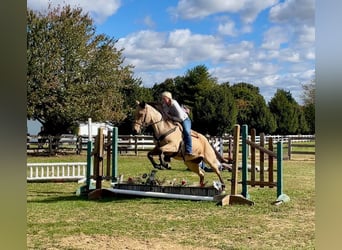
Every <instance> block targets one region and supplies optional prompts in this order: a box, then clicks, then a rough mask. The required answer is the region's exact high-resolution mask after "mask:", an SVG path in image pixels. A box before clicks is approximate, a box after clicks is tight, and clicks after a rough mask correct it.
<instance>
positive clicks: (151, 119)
mask: <svg viewBox="0 0 342 250" xmlns="http://www.w3.org/2000/svg"><path fill="white" fill-rule="evenodd" d="M148 126H152V128H153V132H154V143H155V147H154V148H153V149H152V150H151V151H150V152H148V154H147V156H148V159H149V160H150V161H151V163H152V165H153V166H154V167H157V166H158V164H157V163H156V162H155V161H154V159H153V156H156V155H158V156H159V160H160V161H161V162H162V164H165V163H163V161H165V160H167V159H171V158H174V159H176V160H182V161H184V164H185V165H186V166H187V167H188V169H189V170H191V171H192V172H194V173H196V174H197V175H198V176H199V180H200V182H199V183H200V186H202V187H203V186H204V185H205V183H204V171H203V170H202V169H201V168H200V166H199V163H200V162H201V161H203V162H204V163H205V164H207V165H208V166H210V167H211V169H212V170H213V172H215V173H216V175H217V176H218V178H219V180H220V182H221V186H222V189H224V187H225V184H224V181H223V178H222V176H221V172H220V170H219V165H218V162H219V161H218V160H222V159H218V158H217V156H218V154H217V153H216V152H215V150H214V148H213V147H212V146H211V144H210V143H209V141H208V140H207V138H206V137H205V136H204V135H202V134H200V133H198V132H196V131H194V130H191V138H192V151H193V152H192V154H193V155H192V156H188V155H185V153H184V152H185V149H184V143H183V133H182V126H181V124H179V123H177V122H174V121H171V120H168V119H167V118H165V117H164V116H163V114H162V111H161V110H158V109H156V108H155V107H153V106H152V105H150V104H148V103H145V102H144V101H143V102H139V101H137V107H136V110H135V120H134V124H133V131H134V133H136V134H139V133H140V132H141V128H142V127H148Z"/></svg>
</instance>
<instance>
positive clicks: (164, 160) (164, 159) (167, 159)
mask: <svg viewBox="0 0 342 250" xmlns="http://www.w3.org/2000/svg"><path fill="white" fill-rule="evenodd" d="M159 160H160V165H161V166H162V167H164V168H166V169H171V156H170V155H168V154H164V153H161V154H160V155H159Z"/></svg>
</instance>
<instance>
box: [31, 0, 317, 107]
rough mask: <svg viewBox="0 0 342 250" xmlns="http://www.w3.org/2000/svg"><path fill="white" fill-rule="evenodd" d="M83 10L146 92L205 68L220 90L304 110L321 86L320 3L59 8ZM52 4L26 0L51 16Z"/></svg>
mask: <svg viewBox="0 0 342 250" xmlns="http://www.w3.org/2000/svg"><path fill="white" fill-rule="evenodd" d="M50 2H51V3H52V5H53V6H54V5H58V4H60V5H64V4H69V5H71V6H76V7H81V8H82V9H83V11H84V12H86V13H89V15H90V16H91V17H92V18H93V20H94V25H95V28H96V32H97V33H98V34H105V35H107V36H109V37H111V38H115V39H117V40H118V41H117V44H116V46H117V48H119V49H121V48H123V49H124V50H123V57H124V58H125V61H124V64H131V65H133V66H134V69H133V71H134V77H137V78H141V80H142V83H143V85H144V86H145V87H152V86H153V85H154V84H155V83H161V82H163V81H164V80H166V79H167V78H174V77H176V76H184V75H185V74H186V72H187V71H188V70H190V69H192V68H194V67H195V66H198V65H205V66H206V67H207V68H208V71H209V73H210V74H211V76H213V77H215V78H216V79H217V82H218V83H223V82H229V83H230V84H231V85H233V84H235V83H239V82H246V83H250V84H252V85H254V86H257V87H259V90H260V94H261V95H263V96H264V98H265V100H266V102H268V101H269V100H270V99H271V98H272V97H273V96H274V94H275V92H276V90H277V89H284V90H286V91H290V93H291V94H292V96H293V97H294V98H295V100H296V101H297V102H298V103H299V104H302V94H303V88H302V84H307V83H310V81H312V80H314V79H315V1H314V0H285V1H277V0H263V1H256V0H239V1H236V0H210V1H208V0H168V1H166V0H164V1H161V0H97V1H94V0H52V1H50ZM48 3H49V1H45V0H27V7H28V8H30V9H33V10H38V11H44V10H46V9H47V6H48Z"/></svg>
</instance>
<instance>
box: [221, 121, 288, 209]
mask: <svg viewBox="0 0 342 250" xmlns="http://www.w3.org/2000/svg"><path fill="white" fill-rule="evenodd" d="M255 134H256V132H255V129H252V132H251V139H250V140H249V139H248V126H247V125H243V126H242V178H241V179H242V180H241V181H238V180H239V177H238V165H239V138H240V125H235V127H234V142H233V166H232V179H231V194H230V195H227V196H226V197H224V198H223V199H222V205H225V204H235V203H238V204H248V205H253V204H254V202H253V201H251V200H249V194H248V185H249V186H252V187H255V186H260V187H269V188H273V187H277V199H276V201H275V202H273V204H275V205H279V204H281V203H283V202H287V201H289V200H290V198H289V197H288V196H287V195H286V194H284V193H283V173H282V171H283V166H282V163H283V146H282V142H277V152H276V153H275V152H274V151H273V139H272V138H269V141H268V149H267V148H265V147H264V144H265V140H264V138H265V136H264V134H261V135H260V145H259V144H257V143H255ZM248 146H249V147H250V148H251V149H250V150H251V164H250V165H251V166H250V171H251V179H248ZM256 150H259V155H260V174H259V177H260V179H259V180H257V179H256V172H257V171H256ZM265 154H266V155H267V157H268V169H267V171H268V179H267V180H265V167H264V165H265ZM274 159H276V160H277V178H276V181H275V180H274V176H273V173H274V168H273V161H274ZM238 184H242V193H241V195H240V194H238V193H237V186H238Z"/></svg>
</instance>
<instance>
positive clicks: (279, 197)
mask: <svg viewBox="0 0 342 250" xmlns="http://www.w3.org/2000/svg"><path fill="white" fill-rule="evenodd" d="M288 201H290V197H288V196H287V195H286V194H284V193H283V142H281V141H278V142H277V200H276V201H275V202H274V204H276V205H278V204H281V203H283V202H288Z"/></svg>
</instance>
